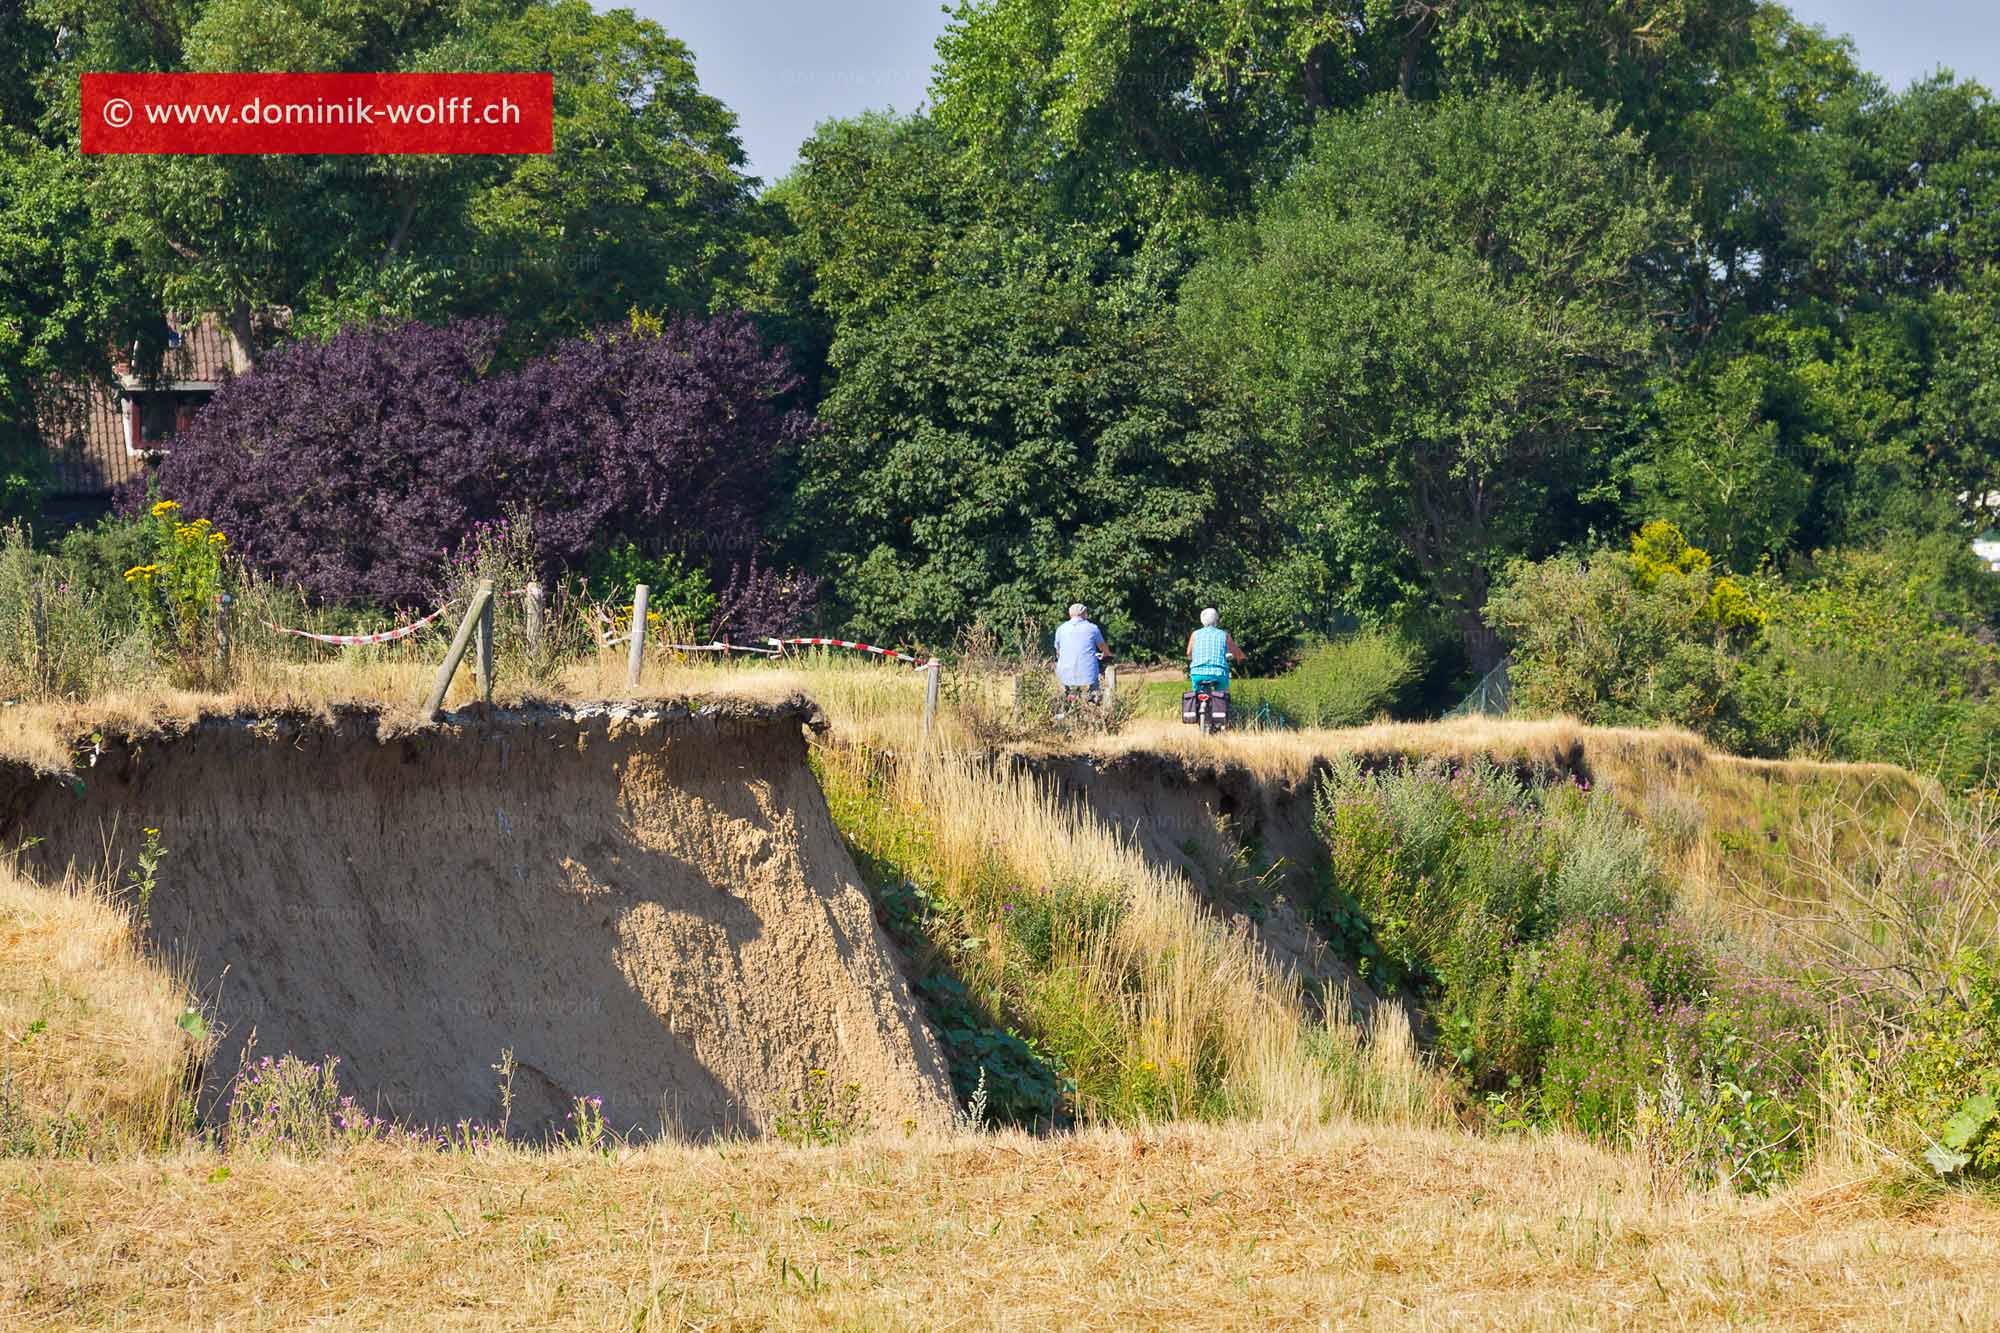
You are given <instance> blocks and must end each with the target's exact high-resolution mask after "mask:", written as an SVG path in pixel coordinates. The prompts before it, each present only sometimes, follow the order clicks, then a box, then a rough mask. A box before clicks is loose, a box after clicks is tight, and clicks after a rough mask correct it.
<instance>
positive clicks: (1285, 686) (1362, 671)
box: [1230, 629, 1422, 727]
mask: <svg viewBox="0 0 2000 1333" xmlns="http://www.w3.org/2000/svg"><path fill="white" fill-rule="evenodd" d="M1421 669H1422V663H1421V662H1420V661H1419V658H1418V653H1417V649H1416V648H1415V647H1414V646H1413V645H1412V644H1411V643H1410V642H1409V641H1408V640H1407V639H1404V638H1402V637H1401V636H1399V635H1397V634H1395V633H1393V632H1391V631H1388V630H1382V629H1366V630H1361V631H1360V632H1358V633H1355V634H1350V635H1347V636H1345V637H1343V638H1338V639H1328V640H1326V641H1324V642H1321V643H1317V644H1314V645H1313V646H1312V647H1310V648H1308V649H1306V651H1305V653H1304V654H1303V655H1302V656H1301V657H1300V658H1299V662H1298V665H1297V666H1295V667H1293V668H1292V669H1291V670H1290V671H1287V672H1286V673H1285V674H1284V675H1282V676H1273V677H1270V678H1268V679H1263V680H1243V681H1240V682H1236V683H1233V684H1232V685H1231V687H1230V696H1231V700H1232V702H1233V703H1234V705H1235V708H1236V710H1237V711H1238V712H1240V713H1243V714H1246V715H1254V714H1255V713H1257V712H1258V711H1259V710H1260V709H1264V708H1269V709H1270V710H1271V711H1272V712H1275V713H1277V714H1278V715H1279V716H1280V717H1281V718H1282V719H1283V721H1285V722H1286V723H1287V724H1289V725H1291V726H1294V727H1355V726H1360V725H1361V724H1362V723H1364V722H1369V721H1373V720H1375V719H1376V718H1378V717H1381V716H1384V715H1385V714H1387V713H1388V712H1389V711H1390V710H1391V709H1392V708H1393V707H1394V706H1395V704H1396V702H1397V700H1399V699H1400V698H1401V697H1402V695H1403V694H1404V692H1405V691H1406V690H1408V689H1409V687H1410V685H1411V684H1412V683H1413V682H1414V681H1415V680H1416V679H1417V676H1418V674H1419V672H1420V671H1421Z"/></svg>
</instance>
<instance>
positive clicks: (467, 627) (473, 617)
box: [424, 579, 493, 721]
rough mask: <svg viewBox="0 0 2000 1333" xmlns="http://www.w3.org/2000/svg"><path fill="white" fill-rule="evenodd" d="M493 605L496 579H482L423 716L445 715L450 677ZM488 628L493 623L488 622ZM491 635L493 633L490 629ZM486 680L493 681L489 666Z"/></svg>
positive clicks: (446, 654)
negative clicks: (494, 581)
mask: <svg viewBox="0 0 2000 1333" xmlns="http://www.w3.org/2000/svg"><path fill="white" fill-rule="evenodd" d="M492 605H493V580H492V579H481V580H480V581H479V590H478V591H477V592H475V593H473V594H472V604H471V605H470V606H468V607H466V608H465V619H463V620H461V621H459V622H458V633H457V634H455V635H453V636H452V640H451V647H450V648H449V649H447V650H446V651H445V655H444V661H443V662H442V663H441V664H439V666H438V672H437V679H436V680H434V681H432V682H431V694H430V698H429V699H428V700H427V701H425V703H424V716H425V717H427V718H429V719H431V720H432V721H436V720H437V718H438V716H439V715H440V714H442V713H443V712H444V696H445V694H446V693H447V692H448V691H449V690H450V689H451V678H452V677H453V676H455V675H457V674H458V664H459V662H460V660H461V659H463V658H464V657H465V650H466V648H467V647H468V646H469V645H470V644H471V643H472V634H473V631H474V630H475V629H477V628H478V626H479V623H480V621H481V619H482V618H483V617H484V616H485V615H486V612H487V609H488V608H489V607H491V606H492ZM488 623H489V625H490V623H491V622H488ZM488 634H489V636H490V634H491V630H490V629H489V630H488ZM487 679H488V680H489V681H490V680H491V679H492V668H491V665H490V664H489V665H488V668H487Z"/></svg>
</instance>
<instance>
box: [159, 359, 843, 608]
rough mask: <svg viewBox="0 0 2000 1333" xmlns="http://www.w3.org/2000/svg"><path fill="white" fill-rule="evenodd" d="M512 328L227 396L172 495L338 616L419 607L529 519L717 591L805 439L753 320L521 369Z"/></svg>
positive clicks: (554, 541) (579, 543)
mask: <svg viewBox="0 0 2000 1333" xmlns="http://www.w3.org/2000/svg"><path fill="white" fill-rule="evenodd" d="M504 332H505V331H504V330H503V329H501V328H500V327H499V325H498V324H497V323H496V322H493V321H485V322H470V323H460V324H456V325H452V326H450V327H447V328H431V327H428V326H424V325H409V326H406V327H403V328H399V329H394V330H379V331H353V332H348V333H343V334H338V335H335V336H334V337H332V338H331V339H329V340H327V341H326V342H324V343H316V342H299V343H293V344H289V345H286V346H283V347H280V348H277V349H276V350H274V351H273V352H272V353H271V354H270V356H268V357H267V358H266V360H265V363H264V364H263V365H262V366H260V367H259V368H258V370H257V371H256V373H255V374H251V375H244V376H241V377H239V378H237V379H234V380H231V381H229V382H228V383H227V384H225V385H224V386H223V387H222V389H221V390H220V391H218V392H217V394H216V396H215V399H214V401H213V402H211V403H210V404H209V406H208V408H207V409H206V410H204V411H203V412H202V414H201V415H200V417H199V418H197V419H196V421H195V423H194V425H193V427H192V428H190V429H189V430H187V431H185V432H183V433H182V434H181V435H180V436H179V437H178V438H177V439H176V440H175V442H174V448H173V450H172V452H171V453H169V454H168V455H167V457H166V459H165V461H164V462H163V463H162V464H161V467H160V472H159V482H160V486H161V488H162V490H164V492H165V493H166V495H167V496H168V497H169V498H172V499H174V500H176V501H178V502H179V503H180V504H181V506H182V508H183V509H184V510H185V512H187V513H188V514H190V515H198V516H201V517H204V518H208V519H210V520H212V521H213V522H214V523H215V525H216V526H217V528H219V529H220V530H221V531H223V532H224V533H226V534H227V535H228V537H229V538H230V540H232V541H233V542H235V543H236V544H237V547H238V549H240V550H241V552H242V553H243V555H244V556H245V557H246V558H247V559H248V560H249V561H250V562H251V563H252V564H254V565H256V566H257V567H259V568H260V569H263V570H265V571H266V572H268V573H270V574H272V575H275V576H276V577H279V578H281V579H284V580H286V581H288V582H294V583H297V584H299V585H301V586H303V587H304V588H305V589H306V590H307V591H308V592H310V593H312V594H313V595H315V596H317V597H321V598H325V599H330V600H334V601H371V602H376V603H397V604H402V605H412V604H415V603H417V602H419V601H421V600H423V599H424V598H425V597H427V596H428V595H429V594H430V592H431V589H432V587H433V586H434V583H435V580H436V576H437V572H438V567H439V565H440V564H441V562H442V561H443V560H444V558H445V557H446V556H447V555H448V554H450V553H451V552H453V551H455V550H457V549H459V547H460V545H461V544H462V543H463V542H464V541H465V539H466V538H467V537H468V536H469V535H470V534H471V532H472V531H473V528H474V526H475V525H476V524H478V523H481V522H490V521H493V520H497V519H500V518H503V517H505V516H506V515H508V514H509V513H510V512H512V511H515V510H528V511H531V512H532V515H533V518H534V524H535V529H534V530H535V534H536V538H537V540H538V542H539V543H540V544H541V552H540V554H541V556H542V558H543V559H544V560H545V561H547V562H549V563H550V564H552V565H554V564H575V563H577V562H579V561H580V560H581V559H582V558H583V557H584V556H585V555H586V554H587V553H589V552H590V551H592V550H593V549H596V548H598V547H601V546H604V545H608V544H611V543H615V542H623V541H629V542H632V543H634V544H636V545H637V546H638V547H640V548H641V549H642V550H643V551H645V552H647V553H660V552H664V551H675V552H679V553H682V554H685V555H688V556H691V557H696V558H699V559H701V560H703V561H705V562H706V563H709V564H710V565H711V566H712V567H713V568H714V569H715V570H716V571H717V572H718V573H720V572H725V571H727V570H728V569H729V568H731V567H733V566H735V565H738V564H743V563H747V562H748V561H749V560H750V559H751V558H752V557H753V556H754V555H755V553H756V551H757V549H758V546H759V537H760V535H761V533H760V522H761V519H762V517H763V512H764V509H765V507H766V505H767V503H768V476H769V471H770V465H771V459H772V455H773V453H774V451H775V450H776V449H778V448H779V447H780V446H781V445H783V444H785V443H787V442H788V441H790V440H791V439H792V438H793V437H795V436H796V434H797V433H798V431H799V430H800V429H801V428H802V425H803V422H802V420H801V419H800V418H798V417H796V416H794V415H792V414H790V413H788V412H786V411H785V410H784V406H783V403H782V401H781V399H782V398H783V396H784V395H785V394H786V393H788V392H789V391H790V389H791V387H792V384H793V381H792V378H791V376H790V372H789V371H788V370H787V368H786V367H785V366H784V364H783V362H782V360H780V359H778V358H776V357H774V356H773V355H772V354H771V353H770V352H769V351H768V349H766V348H765V347H764V346H763V344H762V343H761V341H760V340H759V339H758V338H757V336H756V334H755V333H754V332H753V331H752V330H751V329H750V328H749V326H748V325H747V324H746V323H745V322H744V321H742V320H740V319H725V320H713V321H711V320H696V319H679V320H674V321H671V322H668V323H665V324H663V325H661V326H660V327H659V328H657V329H651V328H644V327H641V328H627V329H622V330H621V329H606V330H604V331H601V332H600V333H599V334H597V335H596V336H594V337H591V338H587V339H576V340H572V341H569V342H565V343H563V344H560V345H559V346H558V347H556V348H555V349H554V350H553V351H552V352H551V353H550V354H549V355H548V356H546V357H544V358H541V359H539V360H537V361H534V362H531V363H530V364H528V365H526V366H524V367H522V368H521V369H519V370H507V369H505V368H503V367H501V366H500V365H499V363H498V361H497V352H498V349H499V347H500V345H501V343H502V341H503V339H504Z"/></svg>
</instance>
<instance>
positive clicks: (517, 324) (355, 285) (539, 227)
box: [41, 0, 751, 363]
mask: <svg viewBox="0 0 2000 1333" xmlns="http://www.w3.org/2000/svg"><path fill="white" fill-rule="evenodd" d="M41 8H42V9H43V10H44V11H46V16H47V21H48V22H49V23H51V24H52V25H54V26H56V27H59V28H61V29H62V30H63V31H64V32H65V34H67V35H66V37H65V40H64V42H63V43H62V44H61V45H60V46H59V48H58V51H59V55H60V58H61V62H62V63H61V70H62V73H63V76H64V78H65V79H66V80H67V82H66V84H65V85H64V86H65V88H66V90H67V91H66V92H65V94H64V102H63V106H62V108H61V110H60V115H59V117H58V118H59V119H60V120H61V121H62V122H63V131H64V137H66V138H67V139H70V140H72V141H73V140H74V137H75V133H76V131H75V125H76V117H77V108H76V91H75V74H76V73H77V72H79V71H82V70H93V69H118V70H135V69H155V70H185V71H196V72H199V71H211V70H298V71H339V70H408V71H421V70H439V69H446V70H450V69H489V70H552V71H554V74H555V90H556V91H555V151H554V152H553V153H552V154H550V155H547V156H534V155H531V156H523V157H507V158H502V157H483V156H479V155H464V154H460V155H455V156H454V155H443V156H420V155H419V156H394V155H390V156H379V157H370V156H357V157H319V156H286V155H271V156H213V157H211V156H129V157H115V158H109V159H105V160H104V161H102V162H100V163H95V164H93V167H92V170H93V171H94V172H95V173H96V174H97V175H98V176H99V178H100V179H99V181H98V185H99V188H100V190H101V191H102V193H103V195H104V197H107V198H112V199H116V200H117V201H118V206H117V210H116V213H115V217H116V218H117V220H118V222H119V225H120V226H121V227H122V229H123V230H124V231H125V233H126V234H127V235H128V236H129V237H130V238H131V240H132V241H133V242H134V244H135V245H136V246H137V248H138V251H139V253H140V255H141V257H142V259H143V260H144V262H145V263H146V265H147V266H148V268H149V270H150V271H151V272H152V273H153V274H155V275H156V279H155V280H156V281H157V282H158V284H159V289H160V297H161V299H162V300H163V301H164V303H165V305H166V306H167V307H169V308H171V309H175V310H180V311H183V312H195V311H210V310H212V311H218V312H221V313H222V314H224V315H225V316H226V319H227V323H228V326H229V327H230V329H231V331H232V332H233V334H234V335H235V337H236V339H237V341H238V344H239V351H240V355H242V356H243V357H244V358H245V359H246V360H247V361H250V362H253V363H254V360H255V358H256V356H257V355H258V354H260V353H261V351H262V350H263V348H262V342H263V341H265V340H264V339H263V338H262V337H260V333H259V330H258V329H257V328H256V327H255V326H254V325H253V322H252V313H253V312H254V311H257V310H260V309H264V308H268V307H274V306H282V307H288V308H290V309H291V310H292V311H293V312H294V316H295V320H296V322H297V325H298V327H299V328H300V329H302V330H305V331H308V332H313V333H317V334H320V335H324V334H327V333H331V332H334V331H337V330H338V329H340V328H342V327H345V326H346V325H348V324H350V323H353V322H355V321H356V320H360V319H371V318H372V319H387V320H389V321H391V322H393V321H395V320H397V319H410V318H442V317H447V316H451V315H464V314H475V313H476V314H480V315H498V316H501V317H505V318H507V319H509V320H510V321H511V324H510V328H511V329H512V331H513V333H514V334H515V335H516V336H517V337H518V338H520V339H521V340H522V341H526V342H536V341H546V340H547V339H549V338H551V337H554V336H559V335H562V334H568V333H578V332H582V331H584V330H587V329H589V328H592V327H595V326H596V325H598V324H601V323H603V322H605V321H607V320H610V319H614V318H618V317H620V316H622V315H623V314H624V313H625V312H626V311H627V310H628V309H630V308H632V307H633V306H638V307H641V308H646V309H654V308H669V309H700V308H702V307H704V306H705V305H706V304H707V301H708V298H709V294H710V292H711V290H712V288H713V286H714V283H715V281H716V279H717V276H718V274H719V273H720V272H721V271H722V270H724V269H726V268H727V267H728V266H729V265H730V264H732V263H733V262H734V260H735V256H736V251H737V244H736V235H735V233H736V229H737V227H738V225H739V223H740V218H741V214H742V212H743V210H744V209H745V207H746V206H747V204H748V199H749V193H748V191H749V186H750V184H751V182H750V181H749V180H748V179H747V178H746V177H744V176H743V174H742V167H743V161H744V159H743V153H742V149H741V146H740V145H739V144H738V142H737V139H736V133H735V117H734V116H733V115H732V114H731V113H730V112H729V111H728V109H727V108H725V107H724V106H722V104H721V103H719V102H717V101H716V100H715V99H713V98H711V97H709V96H707V95H705V94H703V93H702V92H701V91H700V87H699V84H698V83H697V81H696V78H695V71H694V63H693V58H692V56H691V55H690V54H689V52H688V50H687V47H686V46H685V45H684V44H682V43H680V42H678V41H675V40H674V39H672V38H671V37H669V36H668V35H667V34H666V33H665V32H664V31H662V30H661V29H660V27H659V26H658V25H657V24H655V23H652V22H650V21H647V20H643V19H639V18H637V17H635V16H634V15H633V14H632V13H631V12H630V11H629V10H616V11H612V12H610V13H607V14H598V13H595V12H594V11H593V10H592V9H591V8H590V6H589V5H588V4H586V3H584V0H496V3H494V4H490V5H480V6H470V7H455V6H437V5H431V4H425V3H417V2H416V0H402V2H400V3H395V4H388V5H364V6H355V5H350V4H342V3H336V2H335V0H301V2H300V3H297V4H294V5H292V6H290V7H289V9H288V10H287V13H286V18H285V21H284V22H282V23H276V22H273V21H272V16H271V14H270V12H269V10H268V7H263V6H259V5H256V4H252V3H249V2H248V0H172V3H165V4H160V5H148V6H141V7H139V8H137V9H135V8H133V7H130V6H124V5H117V6H114V5H110V4H107V3H105V0H43V3H42V6H41Z"/></svg>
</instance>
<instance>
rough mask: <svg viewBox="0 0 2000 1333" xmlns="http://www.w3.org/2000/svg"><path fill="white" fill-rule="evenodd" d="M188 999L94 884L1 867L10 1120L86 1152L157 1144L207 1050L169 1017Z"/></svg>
mask: <svg viewBox="0 0 2000 1333" xmlns="http://www.w3.org/2000/svg"><path fill="white" fill-rule="evenodd" d="M189 1003H190V1000H189V996H188V990H187V987H186V985H185V984H184V982H183V981H182V979H181V978H179V977H178V976H176V975H175V973H174V972H173V971H172V970H171V969H169V968H167V967H164V966H162V965H161V964H160V963H159V962H158V961H157V960H155V959H153V958H151V957H149V956H148V955H147V954H146V953H144V952H143V951H142V949H141V948H140V946H139V944H138V942H137V940H136V938H135V936H134V933H133V931H132V928H131V919H130V918H129V917H128V916H127V915H126V913H125V911H123V910H121V909H120V908H119V907H117V906H114V905H113V904H112V903H111V902H110V901H109V900H108V898H107V896H106V895H105V894H104V893H103V892H102V891H101V890H99V889H95V888H92V887H89V886H83V885H78V884H76V883H74V882H72V883H69V884H65V885H63V886H62V887H60V888H53V889H51V888H44V887H41V886H39V885H36V884H33V883H30V882H29V881H27V880H25V879H22V878H21V877H19V876H18V875H16V874H15V873H14V872H13V870H12V869H6V868H0V1078H4V1080H5V1084H6V1089H5V1092H6V1096H5V1098H4V1100H6V1101H9V1102H11V1103H12V1106H13V1108H14V1113H15V1114H17V1115H24V1116H25V1117H26V1118H27V1119H28V1120H29V1121H30V1122H31V1123H30V1124H29V1125H26V1126H17V1127H16V1129H17V1131H18V1132H22V1133H33V1134H35V1135H37V1136H39V1137H44V1138H46V1137H47V1135H49V1134H51V1133H56V1132H58V1130H57V1128H56V1127H58V1126H59V1127H61V1130H60V1132H61V1133H62V1134H63V1135H64V1142H65V1148H66V1150H69V1151H89V1152H91V1153H93V1154H96V1153H117V1152H130V1151H138V1150H150V1149H156V1148H159V1147H160V1146H162V1144H163V1142H164V1141H166V1140H168V1139H169V1138H170V1137H171V1135H172V1133H173V1131H174V1130H175V1128H176V1127H177V1126H178V1125H179V1123H180V1121H179V1112H180V1109H181V1108H180V1103H181V1098H182V1093H183V1087H184V1082H183V1080H184V1076H185V1075H186V1073H187V1070H188V1067H189V1062H190V1061H191V1060H193V1059H195V1058H197V1057H199V1056H200V1055H202V1054H203V1053H204V1050H205V1044H204V1043H202V1042H197V1041H196V1039H195V1038H194V1037H192V1036H190V1035H189V1034H188V1033H187V1032H184V1031H183V1030H182V1029H181V1028H180V1027H178V1026H177V1025H176V1020H177V1019H178V1018H179V1017H180V1015H181V1014H182V1013H184V1012H186V1011H187V1009H188V1007H189ZM6 1114H7V1112H6V1111H5V1109H4V1108H0V1119H4V1118H5V1116H6Z"/></svg>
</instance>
